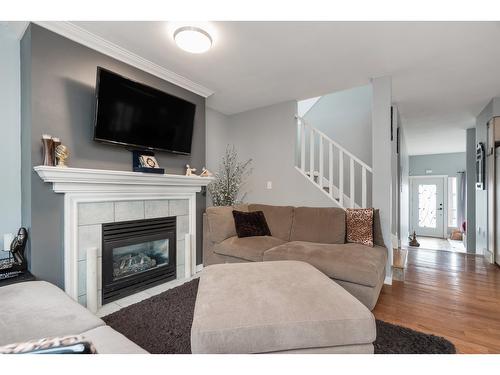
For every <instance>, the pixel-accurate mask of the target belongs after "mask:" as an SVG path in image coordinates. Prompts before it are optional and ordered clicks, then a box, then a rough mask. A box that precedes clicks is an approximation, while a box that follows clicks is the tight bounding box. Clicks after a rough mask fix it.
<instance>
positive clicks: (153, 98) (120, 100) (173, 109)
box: [94, 67, 196, 155]
mask: <svg viewBox="0 0 500 375" xmlns="http://www.w3.org/2000/svg"><path fill="white" fill-rule="evenodd" d="M195 111H196V105H195V104H193V103H191V102H188V101H186V100H184V99H181V98H178V97H176V96H173V95H170V94H167V93H165V92H163V91H160V90H157V89H155V88H153V87H150V86H146V85H144V84H142V83H139V82H135V81H132V80H130V79H128V78H125V77H123V76H121V75H118V74H116V73H113V72H111V71H109V70H107V69H104V68H101V67H98V68H97V83H96V113H95V124H94V140H95V141H98V142H103V143H110V144H117V145H123V146H127V147H130V148H135V149H143V150H160V151H167V152H173V153H176V154H185V155H189V154H190V153H191V141H192V138H193V125H194V114H195Z"/></svg>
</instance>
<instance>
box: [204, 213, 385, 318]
mask: <svg viewBox="0 0 500 375" xmlns="http://www.w3.org/2000/svg"><path fill="white" fill-rule="evenodd" d="M233 209H234V210H240V211H263V212H264V215H265V217H266V221H267V223H268V226H269V229H270V231H271V236H262V237H246V238H238V237H237V236H236V230H235V226H234V219H233V216H232V211H233ZM203 223H204V226H203V264H204V265H205V266H208V265H211V264H218V263H238V262H261V261H276V260H298V261H304V262H307V263H309V264H311V265H313V266H315V267H316V268H317V269H319V270H320V271H322V272H323V273H324V274H326V275H327V276H328V277H330V278H331V279H333V280H335V282H337V283H338V284H339V285H341V286H342V287H344V289H346V290H347V291H348V292H349V293H351V294H352V295H353V296H355V297H356V298H357V299H358V300H360V301H361V302H362V303H363V304H364V305H365V306H366V307H368V308H369V309H370V310H372V309H373V308H374V307H375V304H376V303H377V299H378V296H379V293H380V290H381V288H382V285H383V284H384V279H385V266H386V262H387V249H386V248H385V246H384V241H383V238H382V231H381V228H380V218H379V214H378V211H375V217H374V244H375V246H374V247H369V246H364V245H360V244H355V243H346V241H345V237H346V235H345V231H346V224H345V211H344V210H343V209H341V208H317V207H291V206H271V205H262V204H248V205H239V206H234V207H209V208H207V210H206V213H205V215H204V221H203Z"/></svg>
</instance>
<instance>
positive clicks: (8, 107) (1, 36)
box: [0, 28, 21, 259]
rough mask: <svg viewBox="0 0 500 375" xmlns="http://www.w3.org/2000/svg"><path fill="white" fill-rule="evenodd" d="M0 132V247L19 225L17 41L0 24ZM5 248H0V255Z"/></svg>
mask: <svg viewBox="0 0 500 375" xmlns="http://www.w3.org/2000/svg"><path fill="white" fill-rule="evenodd" d="M0 82H1V85H0V132H1V134H2V147H0V160H2V169H1V170H2V181H3V182H2V184H1V185H0V197H1V198H0V212H1V215H0V249H3V245H4V244H3V233H13V234H16V233H17V230H18V229H19V227H20V226H21V141H20V139H21V138H20V135H21V134H20V132H21V116H20V113H21V88H20V86H21V74H20V43H19V40H18V39H17V37H16V36H15V35H13V33H10V32H9V30H7V29H1V28H0ZM7 256H8V252H3V251H1V250H0V259H2V258H5V257H7Z"/></svg>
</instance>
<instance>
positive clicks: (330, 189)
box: [295, 116, 373, 208]
mask: <svg viewBox="0 0 500 375" xmlns="http://www.w3.org/2000/svg"><path fill="white" fill-rule="evenodd" d="M296 119H297V127H298V129H297V160H296V165H295V168H296V170H297V171H298V172H299V173H301V174H302V175H303V176H304V177H305V178H306V179H307V180H308V181H310V182H311V184H313V185H314V186H315V187H317V188H318V189H319V190H320V191H321V192H322V193H323V194H325V195H326V196H327V197H328V198H330V199H331V200H332V201H333V202H334V203H335V204H336V205H337V206H339V207H341V208H348V207H349V208H364V207H368V205H369V203H371V202H369V194H368V183H369V181H371V178H372V174H373V171H372V168H371V167H370V166H368V165H367V164H366V163H364V162H363V161H361V160H360V159H359V158H357V157H356V156H354V155H353V154H352V153H350V152H349V151H347V150H346V149H345V148H343V147H342V146H340V145H339V144H338V143H337V142H335V141H334V140H333V139H331V138H330V137H328V136H327V135H326V134H324V133H323V132H321V131H320V130H319V129H316V128H314V127H313V126H311V125H310V124H308V123H307V122H306V121H305V120H304V119H303V118H302V117H300V116H296ZM346 185H347V188H346ZM360 185H361V186H360Z"/></svg>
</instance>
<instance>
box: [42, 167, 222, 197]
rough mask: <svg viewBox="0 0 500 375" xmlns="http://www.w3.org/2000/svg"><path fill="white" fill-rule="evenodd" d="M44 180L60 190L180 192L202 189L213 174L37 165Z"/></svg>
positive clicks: (55, 189)
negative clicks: (205, 175)
mask: <svg viewBox="0 0 500 375" xmlns="http://www.w3.org/2000/svg"><path fill="white" fill-rule="evenodd" d="M33 169H34V170H35V171H36V172H37V173H38V175H39V176H40V178H41V179H42V180H43V181H44V182H52V183H53V187H52V188H53V190H54V191H55V192H56V193H70V192H110V191H123V192H137V191H139V192H144V191H145V189H148V191H162V192H164V191H165V188H168V189H170V190H176V191H178V190H179V188H183V191H184V192H186V191H192V192H199V191H201V187H202V186H207V185H208V184H209V183H210V182H211V181H212V180H213V177H200V176H183V175H175V174H156V173H141V172H126V171H111V170H104V169H85V168H61V167H48V166H43V165H40V166H36V167H34V168H33Z"/></svg>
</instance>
